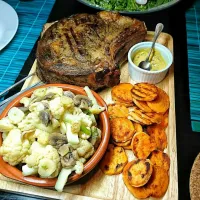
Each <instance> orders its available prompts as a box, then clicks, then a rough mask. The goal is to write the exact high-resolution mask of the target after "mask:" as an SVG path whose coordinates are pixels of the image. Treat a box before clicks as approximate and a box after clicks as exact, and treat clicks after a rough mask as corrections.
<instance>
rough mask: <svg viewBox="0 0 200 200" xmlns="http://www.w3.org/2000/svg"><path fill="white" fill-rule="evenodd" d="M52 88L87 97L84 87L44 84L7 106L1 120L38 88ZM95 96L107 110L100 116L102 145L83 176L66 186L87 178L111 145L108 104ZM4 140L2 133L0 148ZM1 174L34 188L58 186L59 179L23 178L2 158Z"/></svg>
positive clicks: (20, 172)
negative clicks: (22, 99)
mask: <svg viewBox="0 0 200 200" xmlns="http://www.w3.org/2000/svg"><path fill="white" fill-rule="evenodd" d="M50 86H54V87H61V88H63V90H70V91H72V92H74V93H75V94H83V95H86V92H85V91H84V89H83V88H82V87H79V86H74V85H69V84H44V85H40V86H37V87H34V88H31V89H29V90H27V91H25V92H23V93H22V94H20V95H19V96H17V97H16V98H14V99H13V100H12V101H11V102H10V103H9V104H8V105H7V106H6V108H5V109H4V110H3V112H2V113H1V115H0V119H2V118H3V117H5V116H6V115H7V113H8V111H9V110H10V108H12V107H13V106H17V105H19V104H20V103H19V101H20V99H21V98H22V97H25V96H26V97H30V95H31V94H32V92H33V91H34V90H36V89H38V88H47V87H50ZM91 91H92V93H93V95H94V96H95V98H96V99H97V102H98V104H99V105H101V106H104V107H105V108H106V109H105V111H103V112H101V113H100V115H99V118H100V121H101V122H102V135H103V137H102V140H101V143H100V144H99V146H98V148H97V150H96V152H95V153H94V154H93V155H92V157H90V159H89V160H88V161H87V162H86V163H85V164H84V171H83V173H82V174H80V175H79V174H75V173H74V174H72V175H71V176H69V179H68V182H67V183H66V185H68V184H70V183H73V182H75V181H77V180H78V179H80V178H82V177H83V176H85V175H86V174H87V173H89V172H90V171H91V170H92V169H93V168H94V167H95V166H96V165H97V164H98V162H99V161H100V160H101V158H102V157H103V155H104V153H105V151H106V149H107V146H108V143H109V139H110V124H109V117H108V112H107V104H106V102H105V101H104V100H103V98H102V97H101V96H100V95H99V94H97V93H96V92H95V91H93V90H91ZM2 142H3V139H2V133H1V132H0V146H1V145H2ZM0 165H1V167H0V173H1V174H2V175H4V176H6V177H8V178H11V179H14V180H18V181H20V182H24V183H28V184H30V185H34V186H42V187H53V186H55V184H56V181H57V177H56V178H40V177H36V176H23V175H22V171H20V170H19V169H17V168H16V167H15V166H11V165H9V164H8V163H7V162H5V161H4V160H3V158H2V156H0Z"/></svg>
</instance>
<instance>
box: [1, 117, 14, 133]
mask: <svg viewBox="0 0 200 200" xmlns="http://www.w3.org/2000/svg"><path fill="white" fill-rule="evenodd" d="M14 128H16V127H15V126H14V125H13V124H12V123H11V121H10V120H9V118H8V117H4V118H2V119H1V120H0V131H1V132H8V131H11V130H12V129H14Z"/></svg>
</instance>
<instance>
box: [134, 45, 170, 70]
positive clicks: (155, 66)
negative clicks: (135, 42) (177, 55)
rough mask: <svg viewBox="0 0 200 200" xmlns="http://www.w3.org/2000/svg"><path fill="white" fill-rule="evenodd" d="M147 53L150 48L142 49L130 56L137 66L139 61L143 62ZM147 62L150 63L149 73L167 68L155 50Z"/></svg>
mask: <svg viewBox="0 0 200 200" xmlns="http://www.w3.org/2000/svg"><path fill="white" fill-rule="evenodd" d="M149 51H150V48H144V49H140V50H138V51H136V52H135V53H134V54H133V56H132V61H133V63H134V64H135V65H137V66H138V65H139V63H140V62H141V61H144V60H145V59H146V58H147V56H148V53H149ZM149 61H150V63H151V70H150V71H158V70H162V69H164V68H165V67H166V66H167V64H166V62H165V60H164V58H163V57H162V55H161V53H160V52H159V51H158V50H156V49H154V50H153V51H152V53H151V55H150V58H149Z"/></svg>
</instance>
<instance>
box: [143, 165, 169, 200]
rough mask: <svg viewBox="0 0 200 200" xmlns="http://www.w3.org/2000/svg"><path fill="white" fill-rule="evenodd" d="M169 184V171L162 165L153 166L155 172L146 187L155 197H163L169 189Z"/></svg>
mask: <svg viewBox="0 0 200 200" xmlns="http://www.w3.org/2000/svg"><path fill="white" fill-rule="evenodd" d="M168 185H169V175H168V172H167V171H166V170H165V169H163V168H162V167H157V166H153V173H152V175H151V178H150V180H149V182H148V183H147V185H146V187H147V190H148V191H149V193H150V195H151V196H152V197H154V198H161V197H163V196H164V194H165V193H166V191H167V188H168Z"/></svg>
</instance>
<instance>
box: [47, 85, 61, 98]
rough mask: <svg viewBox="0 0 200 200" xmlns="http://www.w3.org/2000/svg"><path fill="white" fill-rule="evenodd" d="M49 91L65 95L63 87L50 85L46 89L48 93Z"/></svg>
mask: <svg viewBox="0 0 200 200" xmlns="http://www.w3.org/2000/svg"><path fill="white" fill-rule="evenodd" d="M49 93H53V94H55V96H56V97H58V96H60V97H61V96H63V89H62V88H59V87H48V88H47V90H46V95H47V94H49Z"/></svg>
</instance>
